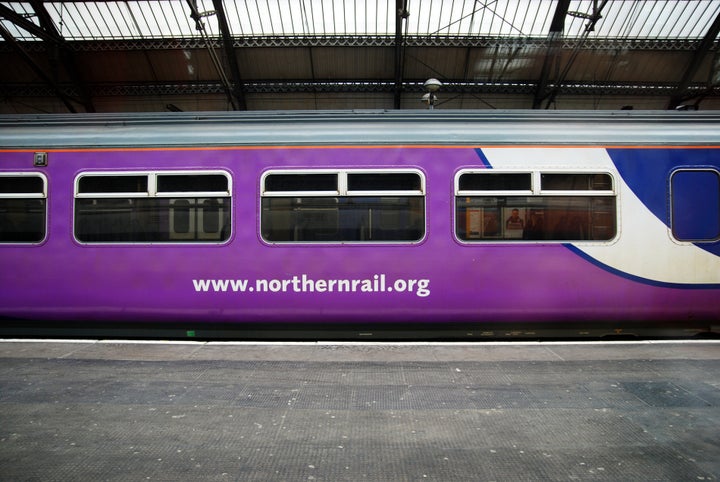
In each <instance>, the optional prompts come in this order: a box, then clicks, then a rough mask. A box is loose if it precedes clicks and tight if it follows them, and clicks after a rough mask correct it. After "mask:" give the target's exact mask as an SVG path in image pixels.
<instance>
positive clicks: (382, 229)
mask: <svg viewBox="0 0 720 482" xmlns="http://www.w3.org/2000/svg"><path fill="white" fill-rule="evenodd" d="M261 193H262V196H261V216H260V218H261V219H260V224H261V231H262V237H263V239H265V240H266V241H268V242H272V243H278V242H280V243H282V242H299V243H313V242H326V243H346V242H349V243H354V242H357V243H363V242H369V243H372V242H416V241H419V240H421V239H422V238H423V236H424V235H425V179H424V177H423V175H422V173H420V172H419V171H416V170H392V171H368V170H344V171H332V172H330V171H320V172H314V171H281V172H278V171H275V172H270V173H266V174H265V175H264V176H263V178H262V180H261Z"/></svg>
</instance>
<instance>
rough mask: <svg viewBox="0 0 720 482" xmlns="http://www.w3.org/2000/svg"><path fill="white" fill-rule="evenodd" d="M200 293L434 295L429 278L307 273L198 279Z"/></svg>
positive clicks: (197, 286) (196, 280)
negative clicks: (334, 276) (316, 276)
mask: <svg viewBox="0 0 720 482" xmlns="http://www.w3.org/2000/svg"><path fill="white" fill-rule="evenodd" d="M193 287H194V288H195V291H196V292H215V293H225V292H235V293H413V294H415V295H416V296H418V297H420V298H425V297H426V296H429V295H430V280H429V279H396V280H395V281H388V280H387V276H386V275H384V274H376V275H374V276H373V277H372V278H365V279H312V278H309V277H308V276H307V275H306V274H303V275H300V276H298V275H295V276H293V277H292V278H286V279H258V280H255V281H254V282H251V281H250V280H247V279H194V280H193Z"/></svg>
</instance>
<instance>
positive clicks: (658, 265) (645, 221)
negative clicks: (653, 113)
mask: <svg viewBox="0 0 720 482" xmlns="http://www.w3.org/2000/svg"><path fill="white" fill-rule="evenodd" d="M483 153H484V154H485V156H486V157H487V159H488V161H489V162H490V165H491V166H492V168H493V169H498V170H503V169H508V170H525V171H527V170H528V166H532V169H533V170H543V169H545V170H552V169H568V170H572V169H577V170H599V171H608V172H612V173H613V174H614V177H615V181H616V183H617V192H618V198H619V200H620V204H619V212H618V222H619V229H618V231H619V236H618V238H617V240H616V241H615V242H613V243H610V244H585V243H577V244H574V246H575V247H576V248H577V249H578V250H580V251H582V252H584V253H585V254H587V255H588V256H589V257H591V258H593V259H595V260H597V261H598V262H599V263H602V264H604V265H607V266H609V267H611V268H613V269H615V270H617V271H620V272H623V273H627V274H629V275H631V276H635V277H639V278H644V279H647V280H650V281H654V282H661V283H673V284H715V283H720V257H719V256H715V255H713V254H712V253H710V252H708V251H705V250H703V249H700V248H698V247H697V246H695V245H693V244H690V243H677V242H675V241H673V240H672V239H671V236H670V232H669V229H668V227H667V226H666V225H665V224H664V223H663V222H662V221H661V220H659V219H658V218H657V217H655V215H654V214H653V213H652V212H651V211H650V210H649V209H648V208H647V207H646V206H645V205H644V204H643V203H642V202H641V201H640V199H639V198H638V197H637V196H636V195H635V193H633V192H632V190H631V189H630V188H629V187H628V186H627V184H626V183H625V182H624V181H623V179H622V178H621V177H620V175H619V174H618V173H617V170H616V169H615V166H614V164H613V162H612V159H611V158H610V156H609V155H608V153H607V151H606V150H605V149H603V148H491V149H483ZM658 188H659V189H663V190H664V189H665V186H658Z"/></svg>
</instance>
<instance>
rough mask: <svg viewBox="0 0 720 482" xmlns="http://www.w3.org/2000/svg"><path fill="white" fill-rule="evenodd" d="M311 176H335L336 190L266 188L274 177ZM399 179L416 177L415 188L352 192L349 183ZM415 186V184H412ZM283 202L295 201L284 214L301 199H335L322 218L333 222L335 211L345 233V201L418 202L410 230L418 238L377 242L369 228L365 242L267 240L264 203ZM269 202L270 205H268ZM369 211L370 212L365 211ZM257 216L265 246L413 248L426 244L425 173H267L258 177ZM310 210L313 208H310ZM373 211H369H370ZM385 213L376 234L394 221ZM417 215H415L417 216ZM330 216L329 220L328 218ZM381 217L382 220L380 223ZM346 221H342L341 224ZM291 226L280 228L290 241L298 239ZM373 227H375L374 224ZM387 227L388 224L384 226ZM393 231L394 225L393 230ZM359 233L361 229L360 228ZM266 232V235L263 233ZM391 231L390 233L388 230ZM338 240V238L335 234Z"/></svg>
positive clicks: (391, 170) (403, 170) (412, 170)
mask: <svg viewBox="0 0 720 482" xmlns="http://www.w3.org/2000/svg"><path fill="white" fill-rule="evenodd" d="M313 174H322V175H334V176H336V180H337V182H336V189H335V190H328V189H323V190H312V189H308V190H293V191H284V190H271V189H268V188H267V185H268V183H267V180H268V179H269V178H270V177H271V176H273V175H298V176H302V175H313ZM374 174H378V175H394V174H395V175H402V174H408V175H414V176H416V177H417V179H418V182H417V183H416V185H415V186H414V188H412V189H409V188H405V189H403V188H398V189H388V188H386V189H382V188H380V189H351V188H350V184H352V183H351V182H350V179H351V177H352V176H353V175H374ZM413 184H415V183H413ZM281 198H285V199H288V202H289V203H293V199H295V201H294V202H295V203H297V205H296V206H294V207H292V208H291V209H290V208H288V209H287V210H288V211H290V210H292V211H293V212H295V211H296V210H298V209H300V208H298V206H299V205H300V203H301V202H302V199H304V198H310V199H311V200H312V201H315V202H318V203H320V204H322V201H321V200H322V199H329V200H332V199H334V200H335V201H334V202H335V206H337V207H334V208H333V206H331V205H328V206H325V211H326V212H325V218H324V220H327V219H331V220H332V219H335V218H334V217H333V213H332V211H335V214H336V216H337V230H341V229H344V228H343V227H341V226H340V224H341V216H346V214H345V213H344V214H340V213H341V211H342V205H343V203H344V202H345V201H347V202H354V201H353V200H354V199H356V198H368V199H370V198H377V199H381V198H382V199H392V198H407V199H412V198H419V199H420V200H421V201H420V204H421V205H420V206H419V209H420V213H419V214H420V215H421V216H422V219H421V220H418V221H419V224H417V225H413V226H412V228H413V229H416V230H419V235H418V236H417V237H416V238H413V239H378V238H377V237H374V236H373V234H372V228H371V227H369V228H368V233H370V234H368V236H369V237H368V239H330V238H332V235H330V234H329V235H328V236H327V238H328V239H270V237H269V235H268V233H269V232H270V229H273V228H267V227H266V224H265V223H266V210H267V212H268V213H269V212H270V209H272V207H271V206H268V207H266V206H267V203H266V201H265V200H266V199H281ZM271 202H272V201H271ZM362 209H364V208H363V207H362V206H359V208H358V212H360V210H362ZM368 209H370V208H368ZM258 210H259V216H258V230H259V233H258V234H259V238H260V240H261V241H262V242H263V243H265V244H267V245H278V244H280V245H363V246H365V245H368V244H401V245H415V244H420V243H422V242H423V241H424V240H425V237H426V236H427V188H426V175H425V172H424V171H422V170H421V169H418V168H387V169H385V168H368V169H363V168H347V169H326V168H317V169H268V170H266V171H264V172H263V173H262V175H261V176H260V192H259V205H258ZM310 210H312V207H311V208H310ZM316 210H317V211H318V213H317V214H318V216H319V217H320V218H322V213H320V212H319V211H320V210H322V209H321V208H320V207H318V208H317V209H316ZM370 211H372V209H370ZM403 212H407V213H410V214H408V216H410V217H412V216H413V214H411V213H412V212H413V209H412V208H408V210H407V211H403ZM390 214H392V213H388V212H387V211H381V212H380V216H381V218H378V219H377V226H379V227H378V228H377V230H376V234H377V233H378V232H380V230H381V226H382V224H383V223H390V224H392V223H393V220H391V219H389V218H390V217H391V216H390ZM417 214H418V213H416V215H417ZM328 216H329V217H328ZM383 216H384V220H383ZM344 220H345V217H343V218H342V221H344ZM322 221H323V219H321V221H320V222H322ZM289 223H291V224H293V226H292V227H291V226H290V224H288V226H287V227H285V228H283V229H285V230H286V231H288V232H290V231H293V233H294V234H293V237H294V238H297V237H298V235H297V232H296V231H297V226H298V224H297V221H296V222H295V223H292V222H289ZM371 223H375V221H372V220H371V222H370V223H368V224H371ZM373 225H374V224H373ZM386 226H387V224H386ZM392 227H393V228H394V227H395V225H393V226H392ZM404 228H405V231H406V232H407V233H410V231H411V229H410V227H408V226H407V225H406V226H404ZM275 229H277V230H280V229H279V228H275ZM349 229H355V226H354V225H353V226H352V227H351V228H349ZM359 229H362V228H359ZM266 230H267V232H266ZM388 231H390V230H388ZM395 231H403V228H399V229H396V230H395ZM314 234H316V235H317V236H318V237H320V238H322V235H321V234H320V231H319V230H318V231H317V232H316V233H314ZM338 237H340V234H338ZM358 237H363V236H362V234H360V235H358Z"/></svg>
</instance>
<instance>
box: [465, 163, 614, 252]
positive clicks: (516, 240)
mask: <svg viewBox="0 0 720 482" xmlns="http://www.w3.org/2000/svg"><path fill="white" fill-rule="evenodd" d="M467 174H470V175H493V174H528V175H530V178H531V182H530V189H527V190H526V189H498V190H468V189H460V187H461V177H462V176H464V175H467ZM545 175H552V176H555V175H558V176H560V175H561V176H573V175H576V176H578V177H579V178H580V177H581V176H582V177H586V178H588V179H589V178H590V177H591V176H593V175H599V176H603V178H604V179H605V180H606V181H609V188H607V187H604V188H588V189H577V188H572V189H552V188H545V187H544V186H543V176H545ZM453 193H454V196H453V236H454V238H455V240H456V241H457V242H458V243H460V244H463V245H478V244H481V245H488V244H507V243H511V244H523V243H526V244H538V243H543V244H547V243H550V244H567V243H583V244H610V243H613V242H615V240H616V239H617V237H618V235H619V229H620V213H619V209H618V204H619V200H618V197H619V196H618V187H617V182H616V176H615V175H614V174H613V173H612V172H611V171H608V170H603V169H599V170H597V169H592V170H583V169H579V170H578V169H573V170H566V169H507V170H500V169H487V168H465V169H460V170H458V171H456V173H455V176H454V185H453ZM462 198H465V199H466V202H469V200H470V199H471V198H475V199H478V198H481V199H483V198H485V199H487V200H488V201H490V200H492V199H494V200H495V203H496V204H494V205H493V204H492V203H491V202H488V203H487V205H484V204H483V205H479V206H478V207H477V208H475V209H474V210H475V211H477V212H476V213H474V214H475V216H476V222H479V223H482V227H481V229H482V231H483V232H482V233H480V232H479V231H478V232H475V231H473V234H474V236H473V237H472V238H471V237H470V236H469V235H468V234H467V223H469V222H470V221H469V220H468V218H466V219H465V223H466V224H465V226H466V227H465V230H464V233H465V237H463V236H462V235H461V228H460V222H459V219H458V218H459V210H460V208H461V206H460V205H459V200H461V199H462ZM582 198H587V199H591V198H592V199H595V198H608V199H612V200H613V201H612V202H611V203H608V206H606V207H605V209H607V210H608V212H604V213H603V214H605V215H608V216H610V217H611V219H610V226H607V225H600V224H597V225H594V224H592V225H591V224H590V222H588V226H587V227H585V228H586V229H585V232H586V234H587V233H588V232H589V231H590V229H591V228H592V229H598V232H601V231H602V228H604V229H605V231H606V232H609V233H610V235H609V236H606V237H587V238H582V237H581V236H577V237H570V236H567V237H559V236H558V237H556V238H544V237H538V236H534V235H532V234H528V233H527V232H526V229H525V224H524V223H525V219H523V220H522V222H520V223H518V224H517V225H516V226H514V227H508V226H509V225H507V221H506V225H507V226H506V227H505V228H503V227H502V226H501V225H500V223H501V220H503V219H505V217H506V214H507V213H508V212H510V213H512V212H513V211H515V210H517V211H522V212H518V213H517V214H520V215H521V216H525V217H527V216H528V215H529V216H533V217H534V216H535V215H539V217H541V220H544V215H545V211H546V210H547V209H549V208H552V207H553V202H559V200H561V199H568V203H571V202H572V201H573V200H575V201H577V202H580V201H579V199H582ZM523 199H524V203H523V202H522V200H523ZM508 200H511V201H515V200H517V203H514V202H511V203H510V204H507V201H508ZM543 203H547V204H543ZM480 204H482V203H480ZM591 207H592V206H590V205H589V206H588V207H587V209H588V215H594V214H595V211H591V210H590V209H591ZM513 208H516V209H513ZM463 209H465V213H466V216H468V212H467V209H468V206H467V205H466V206H464V207H463ZM566 209H567V208H566ZM486 210H488V211H489V213H488V214H489V218H490V221H493V220H494V223H495V224H494V227H495V229H494V230H493V232H494V233H495V234H490V235H486V234H485V232H484V230H485V229H487V224H486V221H485V215H486ZM598 212H600V211H598ZM511 217H512V214H511ZM481 218H482V219H481ZM516 219H517V217H516ZM508 220H509V218H508ZM513 228H514V229H513ZM510 232H512V235H511V234H510Z"/></svg>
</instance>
